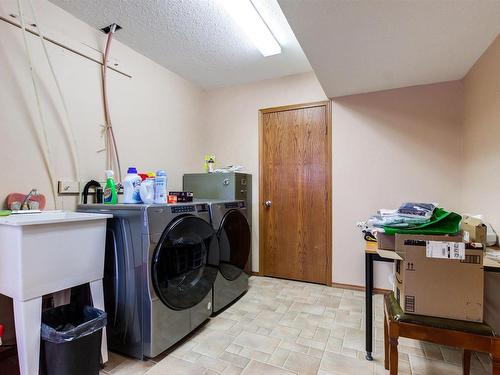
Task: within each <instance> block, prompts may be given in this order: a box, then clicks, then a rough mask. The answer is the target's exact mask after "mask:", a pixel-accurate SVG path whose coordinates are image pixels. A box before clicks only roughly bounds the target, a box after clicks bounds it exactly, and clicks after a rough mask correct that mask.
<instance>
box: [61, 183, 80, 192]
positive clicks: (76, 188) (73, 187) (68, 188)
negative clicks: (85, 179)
mask: <svg viewBox="0 0 500 375" xmlns="http://www.w3.org/2000/svg"><path fill="white" fill-rule="evenodd" d="M57 191H58V193H59V194H72V195H75V194H80V183H79V182H78V181H58V183H57Z"/></svg>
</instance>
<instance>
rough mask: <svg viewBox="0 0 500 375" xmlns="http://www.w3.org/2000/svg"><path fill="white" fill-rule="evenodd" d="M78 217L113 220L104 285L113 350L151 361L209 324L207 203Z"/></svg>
mask: <svg viewBox="0 0 500 375" xmlns="http://www.w3.org/2000/svg"><path fill="white" fill-rule="evenodd" d="M78 210H79V211H86V212H107V213H111V214H112V215H113V218H112V219H108V225H107V238H106V256H105V270H104V280H103V281H104V299H105V308H106V312H107V313H108V326H107V332H108V347H109V348H110V349H111V350H113V351H115V352H119V353H123V354H126V355H129V356H132V357H135V358H140V359H142V358H144V357H155V356H157V355H158V354H160V353H161V352H163V351H165V350H166V349H168V348H169V347H171V346H172V345H174V344H175V343H177V342H178V341H179V340H181V339H182V338H183V337H185V336H186V335H187V334H189V333H190V332H191V331H193V330H194V329H195V328H196V327H198V326H199V325H200V324H201V323H203V322H204V321H205V320H206V319H208V317H209V316H210V315H211V314H212V303H213V302H212V299H213V296H212V287H213V284H214V282H215V280H216V278H217V274H218V266H219V249H218V241H217V235H216V233H215V231H214V229H213V228H212V226H211V224H210V215H209V206H208V204H207V203H202V202H198V203H179V204H174V205H131V204H118V205H102V204H86V205H80V206H79V207H78Z"/></svg>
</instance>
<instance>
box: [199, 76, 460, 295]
mask: <svg viewBox="0 0 500 375" xmlns="http://www.w3.org/2000/svg"><path fill="white" fill-rule="evenodd" d="M325 99H326V98H325V94H324V92H323V90H322V89H321V86H320V84H319V82H318V81H317V79H316V77H315V75H314V74H312V73H308V74H301V75H295V76H289V77H285V78H281V79H275V80H268V81H263V82H258V83H253V84H249V85H241V86H235V87H230V88H226V89H220V90H213V91H209V92H207V94H206V101H205V103H206V108H205V113H206V115H205V124H206V129H207V130H208V131H209V132H208V133H207V136H206V139H207V142H206V146H205V147H206V151H207V152H211V153H215V154H216V156H217V162H218V164H219V165H226V164H242V165H244V166H245V167H246V168H247V169H248V171H250V172H251V173H252V174H253V176H254V179H253V201H254V206H253V212H254V217H253V269H254V270H255V271H256V270H258V202H259V198H258V110H259V109H261V108H268V107H274V106H281V105H287V104H296V103H306V102H311V101H319V100H325ZM461 106H462V84H461V83H460V82H450V83H443V84H436V85H427V86H419V87H411V88H406V89H399V90H390V91H384V92H379V93H373V94H365V95H355V96H350V97H344V98H339V99H336V100H334V102H333V176H334V177H333V212H334V218H333V219H334V224H333V227H334V233H333V245H334V246H333V247H334V250H333V252H334V255H333V267H334V269H333V279H334V282H337V283H345V284H355V285H363V284H364V258H363V253H362V250H361V249H362V239H361V236H360V233H359V231H358V229H357V228H356V222H357V221H359V220H364V219H366V218H367V217H368V216H369V215H370V214H372V213H374V212H375V211H376V210H377V209H378V208H380V207H395V206H397V205H398V204H400V203H401V202H402V201H404V200H408V199H415V200H431V201H438V202H439V203H441V204H442V205H444V206H445V207H448V208H451V209H456V206H457V204H458V203H457V202H458V200H459V188H458V186H459V183H460V172H459V158H460V153H461V136H460V132H461V121H462V119H461ZM384 168H385V170H386V172H385V174H383V173H382V172H381V170H382V169H384ZM377 268H380V270H378V272H377V273H376V274H377V279H376V286H378V287H389V283H388V281H387V279H388V276H389V274H390V273H391V272H390V270H391V268H390V266H389V265H377Z"/></svg>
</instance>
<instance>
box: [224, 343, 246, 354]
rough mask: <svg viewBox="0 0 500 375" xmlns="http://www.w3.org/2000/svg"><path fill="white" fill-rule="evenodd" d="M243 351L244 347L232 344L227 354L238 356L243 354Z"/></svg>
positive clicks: (227, 349)
mask: <svg viewBox="0 0 500 375" xmlns="http://www.w3.org/2000/svg"><path fill="white" fill-rule="evenodd" d="M241 349H243V346H241V345H236V344H230V345H229V346H228V347H227V348H226V352H229V353H233V354H238V353H239V352H241Z"/></svg>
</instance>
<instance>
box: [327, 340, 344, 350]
mask: <svg viewBox="0 0 500 375" xmlns="http://www.w3.org/2000/svg"><path fill="white" fill-rule="evenodd" d="M343 342H344V340H343V339H339V338H337V337H330V338H329V339H328V342H327V343H326V348H325V350H328V351H329V352H334V353H339V352H340V351H341V350H342V344H343Z"/></svg>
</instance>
